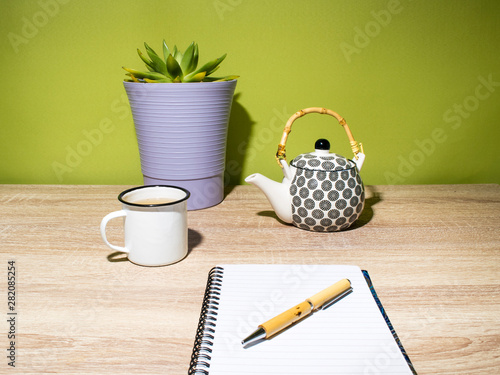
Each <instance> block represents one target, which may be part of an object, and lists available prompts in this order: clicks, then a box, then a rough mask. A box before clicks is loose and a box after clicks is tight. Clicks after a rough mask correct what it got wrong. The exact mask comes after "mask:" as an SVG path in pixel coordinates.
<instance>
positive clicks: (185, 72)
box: [123, 40, 238, 83]
mask: <svg viewBox="0 0 500 375" xmlns="http://www.w3.org/2000/svg"><path fill="white" fill-rule="evenodd" d="M144 46H145V47H146V53H147V55H148V56H149V59H148V58H147V57H146V56H144V55H143V53H142V52H141V50H140V49H139V48H138V49H137V53H138V54H139V57H140V58H141V60H142V61H144V63H145V64H146V68H148V71H147V72H142V71H139V70H135V69H129V68H125V67H123V69H125V70H126V71H127V76H128V77H129V78H126V79H125V81H128V82H148V83H160V82H173V83H177V82H215V81H229V80H232V79H236V78H238V76H226V77H209V76H210V75H211V74H212V73H213V72H215V71H216V70H217V69H218V68H219V67H220V63H221V62H222V61H223V60H224V59H225V58H226V54H224V55H222V56H221V57H219V58H218V59H215V60H212V61H209V62H207V63H206V64H204V65H203V66H201V67H200V68H198V69H197V66H198V56H199V54H198V44H196V43H195V42H192V43H191V44H190V45H189V47H188V48H187V49H186V51H184V53H183V52H181V51H179V50H178V49H177V46H174V48H173V50H172V51H171V50H170V49H169V48H168V46H167V43H165V40H164V41H163V58H161V57H160V56H158V54H157V53H156V52H155V51H154V50H153V49H152V48H151V47H149V46H148V45H147V43H144Z"/></svg>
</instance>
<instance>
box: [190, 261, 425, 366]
mask: <svg viewBox="0 0 500 375" xmlns="http://www.w3.org/2000/svg"><path fill="white" fill-rule="evenodd" d="M343 278H347V279H349V280H350V281H351V285H352V289H353V291H352V293H350V294H349V295H347V296H346V297H344V298H342V299H341V300H339V301H337V302H335V303H334V304H333V305H331V306H329V307H328V308H326V309H323V310H319V311H316V312H314V313H313V314H311V315H309V316H308V317H306V318H304V319H302V320H300V321H299V322H297V323H296V324H294V325H293V326H291V327H289V328H287V329H285V330H283V331H282V332H281V333H279V334H277V335H275V336H273V337H272V338H270V339H267V340H264V341H262V342H260V343H258V344H256V345H253V346H251V347H247V348H244V347H243V346H242V345H241V341H242V339H243V338H245V337H247V336H248V335H249V334H250V333H251V332H253V331H254V330H255V329H256V328H257V326H258V325H259V324H262V323H264V322H265V321H267V320H269V319H270V318H272V317H274V316H276V315H278V314H280V313H281V312H283V311H285V310H287V309H289V308H291V307H292V306H295V305H296V304H298V303H300V302H302V301H304V300H305V299H306V298H308V297H310V296H311V295H313V294H315V293H317V292H318V291H320V290H323V289H325V288H326V287H328V286H330V285H332V284H334V283H335V282H337V281H338V280H340V279H343ZM189 374H203V375H224V374H228V375H229V374H245V375H251V374H252V375H253V374H255V375H257V374H258V375H271V374H272V375H276V374H287V375H294V374H301V375H302V374H344V375H345V374H416V372H415V370H414V368H413V366H412V364H411V362H410V359H409V358H408V356H407V354H406V352H405V350H404V348H403V346H402V344H401V341H400V340H399V338H398V336H397V335H396V332H395V331H394V329H393V327H392V325H391V323H390V321H389V319H388V317H387V315H386V314H385V311H384V309H383V308H382V305H381V304H380V301H379V299H378V297H377V295H376V293H375V290H374V288H373V286H372V285H371V281H370V278H369V275H368V273H367V272H366V271H362V270H361V269H360V268H359V267H356V266H337V265H255V264H253V265H249V264H247V265H221V266H217V267H215V268H213V269H212V270H211V271H210V273H209V275H208V282H207V287H206V290H205V297H204V300H203V306H202V310H201V314H200V321H199V325H198V330H197V334H196V338H195V343H194V347H193V354H192V358H191V364H190V369H189Z"/></svg>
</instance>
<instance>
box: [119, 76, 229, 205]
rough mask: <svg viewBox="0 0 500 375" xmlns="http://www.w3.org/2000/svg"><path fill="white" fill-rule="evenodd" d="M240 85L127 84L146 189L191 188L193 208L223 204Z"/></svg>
mask: <svg viewBox="0 0 500 375" xmlns="http://www.w3.org/2000/svg"><path fill="white" fill-rule="evenodd" d="M236 82H237V81H236V80H233V81H224V82H196V83H137V82H124V85H125V91H126V92H127V95H128V99H129V103H130V108H131V109H132V116H133V118H134V124H135V131H136V135H137V141H138V144H139V153H140V157H141V169H142V174H143V176H144V184H145V185H157V184H161V185H175V186H180V187H183V188H185V189H187V190H189V191H190V193H191V196H190V198H189V199H188V202H187V203H188V210H198V209H202V208H207V207H211V206H215V205H217V204H219V203H220V202H222V200H223V199H224V168H225V159H226V141H227V128H228V123H229V115H230V112H231V105H232V102H233V94H234V89H235V88H236Z"/></svg>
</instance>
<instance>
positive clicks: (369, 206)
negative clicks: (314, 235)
mask: <svg viewBox="0 0 500 375" xmlns="http://www.w3.org/2000/svg"><path fill="white" fill-rule="evenodd" d="M367 193H369V194H367ZM365 194H366V195H367V196H369V198H366V199H365V207H364V208H363V212H362V213H361V215H360V216H359V218H358V220H356V221H355V222H354V224H352V225H351V226H350V227H349V228H347V229H346V230H345V231H350V230H353V229H357V228H361V227H362V226H365V225H366V224H368V223H369V222H370V221H371V220H372V218H373V206H374V205H376V204H377V203H378V202H380V201H381V200H382V196H381V194H380V193H379V192H378V191H376V189H375V187H374V186H365ZM257 215H259V216H264V217H272V218H275V219H276V220H278V221H279V222H280V223H281V224H283V225H291V224H287V223H285V222H284V221H283V220H281V219H280V218H278V216H277V215H276V213H275V212H274V211H260V212H258V213H257Z"/></svg>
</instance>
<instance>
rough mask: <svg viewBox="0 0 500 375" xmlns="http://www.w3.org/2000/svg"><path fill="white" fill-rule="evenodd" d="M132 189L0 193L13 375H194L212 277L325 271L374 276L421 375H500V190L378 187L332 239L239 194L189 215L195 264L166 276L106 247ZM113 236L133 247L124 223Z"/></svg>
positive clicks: (253, 195)
mask: <svg viewBox="0 0 500 375" xmlns="http://www.w3.org/2000/svg"><path fill="white" fill-rule="evenodd" d="M128 187H129V186H54V185H51V186H43V185H0V243H1V245H2V246H1V249H0V255H1V258H0V260H1V262H0V269H1V271H0V282H1V283H2V284H1V285H2V288H1V289H2V290H5V288H6V279H7V261H8V260H11V259H14V260H15V261H16V267H17V273H16V278H17V280H16V281H17V284H16V285H17V290H16V292H17V295H16V296H17V309H18V310H17V311H18V316H17V319H18V321H17V326H16V328H17V332H16V350H17V360H16V370H14V371H16V372H19V373H23V374H30V373H32V374H40V373H64V374H68V373H71V374H144V373H148V374H185V373H187V370H188V366H189V361H190V356H191V349H192V344H193V341H194V336H195V332H196V327H197V323H198V318H199V313H200V308H201V302H202V297H203V291H204V288H205V284H206V279H207V273H208V271H209V270H210V268H211V267H213V266H214V265H216V264H220V263H286V264H315V263H317V264H355V265H358V266H360V267H362V268H363V269H367V270H368V271H369V272H370V275H371V277H372V280H373V283H374V285H375V287H376V289H377V292H378V294H379V297H380V299H381V301H382V302H383V304H384V307H385V308H386V310H387V312H388V315H389V317H390V319H391V321H392V323H393V325H394V327H395V328H396V330H397V332H398V334H399V335H400V337H401V339H402V342H403V344H404V346H405V348H406V350H407V352H408V354H409V356H410V358H411V360H412V362H413V363H414V365H415V368H416V370H417V371H418V373H419V374H496V373H498V368H500V320H499V318H498V317H499V316H500V298H499V284H500V272H499V271H500V226H499V219H500V187H499V185H432V186H368V187H367V205H366V208H365V210H364V212H363V214H362V216H361V218H360V219H359V220H358V222H357V223H356V224H355V225H354V227H353V228H351V229H350V230H348V231H345V232H340V233H325V234H323V233H313V232H307V231H304V230H300V229H297V228H295V227H292V226H289V225H285V224H283V223H281V222H280V221H279V220H278V219H277V218H276V216H275V215H274V213H273V212H272V211H271V206H270V205H269V203H268V202H267V201H266V199H265V197H264V195H263V194H261V192H260V191H259V190H258V189H257V188H255V187H253V186H236V187H231V188H228V189H227V197H226V199H225V200H224V201H223V202H222V203H221V204H219V205H218V206H216V207H212V208H209V209H205V210H200V211H190V212H189V214H188V221H189V240H190V252H189V255H188V256H187V258H185V259H184V260H183V261H181V262H179V263H177V264H174V265H171V266H167V267H158V268H147V267H139V266H136V265H133V264H131V263H130V262H128V261H127V260H126V259H123V256H121V255H119V254H113V251H112V250H110V249H109V248H107V247H106V246H105V245H104V244H103V242H102V240H101V237H100V234H99V224H100V221H101V219H102V218H103V217H104V216H105V215H106V214H107V213H109V212H111V211H114V210H118V209H120V205H119V203H118V201H117V199H116V197H117V195H118V194H119V193H120V192H121V191H122V190H124V189H126V188H128ZM108 235H109V238H110V240H111V241H112V242H115V243H117V244H120V243H122V242H123V239H122V236H123V231H122V227H121V221H120V220H117V221H115V222H111V224H110V226H109V228H108ZM1 295H2V296H3V297H2V298H4V301H0V304H1V305H2V306H3V310H2V311H0V313H2V314H4V316H3V320H4V321H5V320H6V319H7V318H6V317H7V315H6V314H7V312H8V311H7V301H6V297H5V296H6V293H4V292H2V294H1ZM6 329H7V325H6V323H5V322H4V323H3V324H2V331H1V332H2V334H1V339H0V342H1V343H2V348H7V347H8V346H7V344H8V340H7V332H6ZM4 353H5V351H4ZM10 370H11V369H9V368H8V366H7V359H6V358H5V356H3V359H2V360H0V373H6V372H8V371H10Z"/></svg>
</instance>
